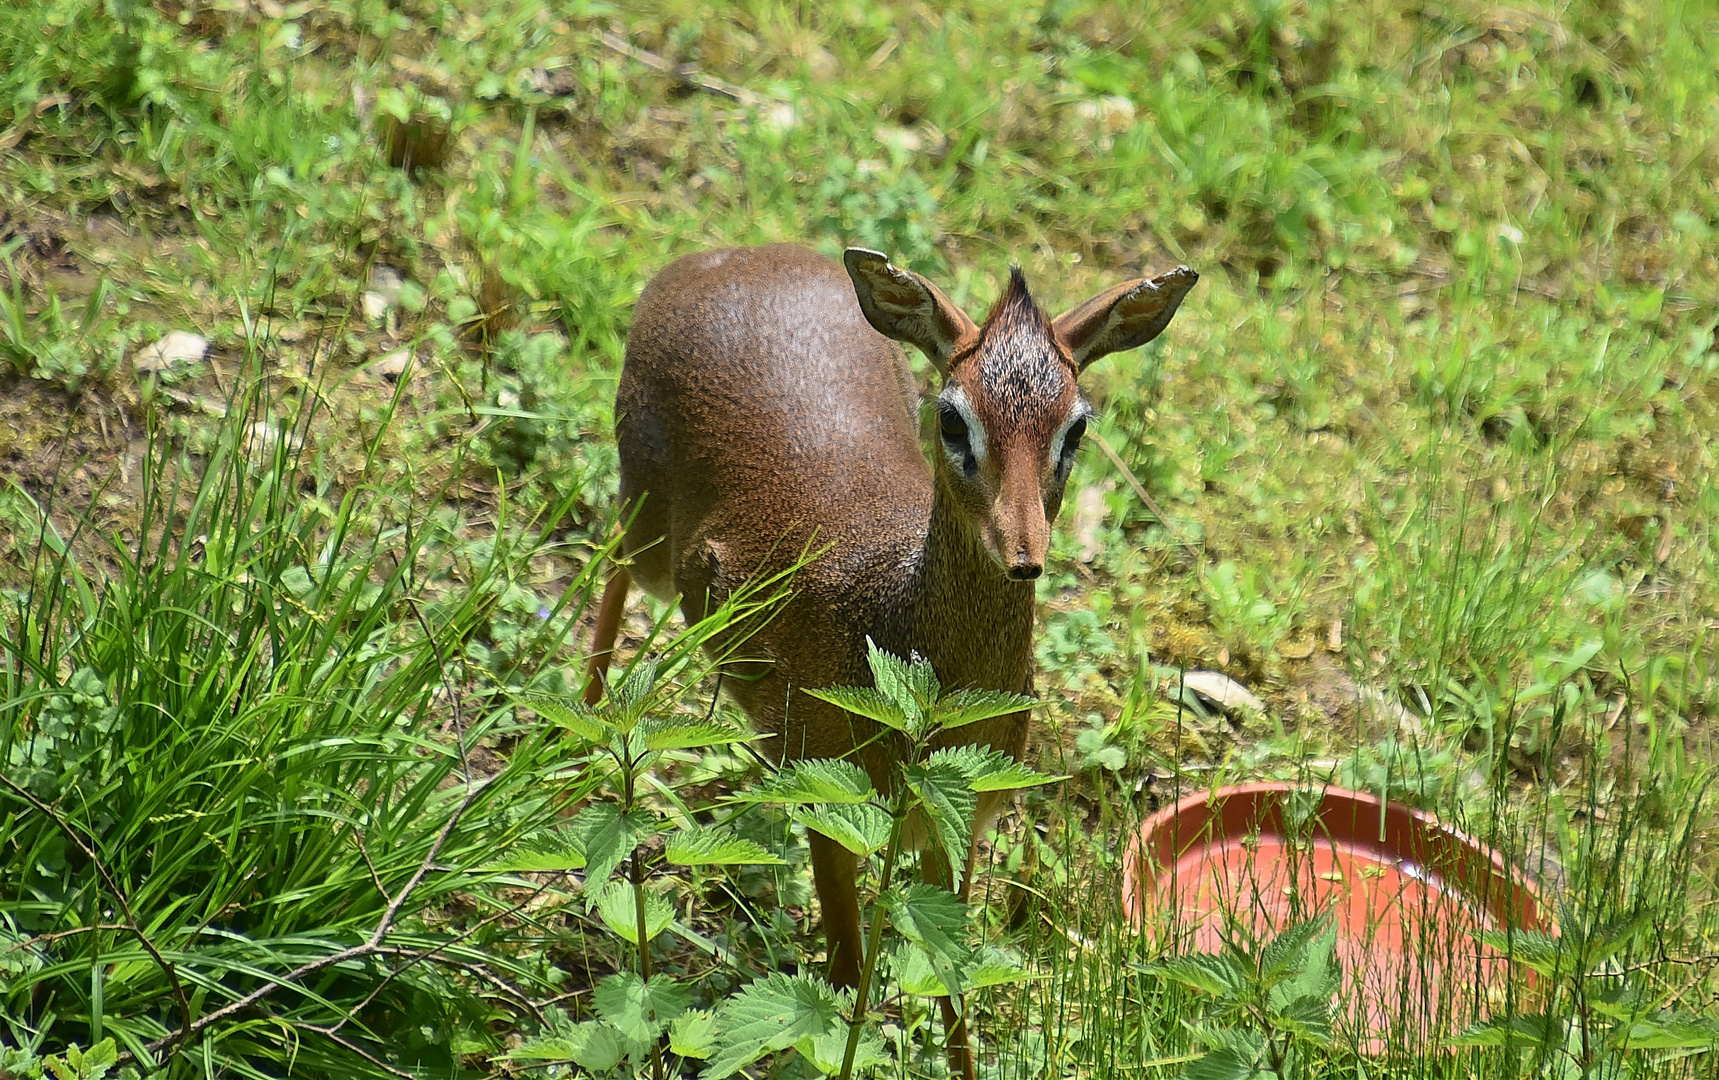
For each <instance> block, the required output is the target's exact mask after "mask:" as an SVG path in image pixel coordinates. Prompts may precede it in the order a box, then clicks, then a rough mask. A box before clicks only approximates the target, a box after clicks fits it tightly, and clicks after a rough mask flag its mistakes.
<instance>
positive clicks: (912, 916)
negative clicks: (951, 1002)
mask: <svg viewBox="0 0 1719 1080" xmlns="http://www.w3.org/2000/svg"><path fill="white" fill-rule="evenodd" d="M878 903H880V904H882V905H883V908H884V910H885V911H886V912H888V913H889V919H890V922H892V923H893V924H894V925H895V928H896V930H897V931H899V932H900V933H901V936H902V937H904V938H906V939H907V940H908V941H911V942H913V943H914V944H915V945H918V946H919V947H920V948H921V949H924V950H925V958H926V960H927V961H928V962H929V963H930V965H931V971H932V973H933V974H934V975H936V976H937V981H938V982H940V983H942V984H943V987H944V990H945V991H946V992H947V993H948V994H949V996H950V997H959V996H960V995H961V994H962V993H963V992H965V991H966V989H967V980H968V972H969V969H970V968H971V967H972V965H973V959H974V956H973V950H972V949H971V948H969V947H968V945H967V906H966V905H965V904H963V903H961V900H960V898H959V897H957V896H956V895H955V894H954V893H952V892H950V891H949V890H947V889H939V888H938V887H936V886H935V885H925V884H918V885H909V886H907V887H906V888H904V889H891V890H889V891H888V892H886V893H884V894H883V895H882V896H881V897H879V898H878Z"/></svg>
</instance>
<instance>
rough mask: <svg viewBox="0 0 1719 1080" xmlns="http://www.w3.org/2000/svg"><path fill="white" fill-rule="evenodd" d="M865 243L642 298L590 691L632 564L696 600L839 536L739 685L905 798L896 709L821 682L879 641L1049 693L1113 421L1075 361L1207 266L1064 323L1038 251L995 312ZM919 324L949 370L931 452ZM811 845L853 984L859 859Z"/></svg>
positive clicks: (847, 678) (802, 253)
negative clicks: (1046, 666)
mask: <svg viewBox="0 0 1719 1080" xmlns="http://www.w3.org/2000/svg"><path fill="white" fill-rule="evenodd" d="M844 261H845V262H846V266H847V273H845V274H844V273H843V272H842V268H841V267H839V266H837V265H836V264H835V263H834V262H832V261H830V260H829V259H826V258H824V257H823V256H821V255H818V254H815V253H814V252H812V251H809V250H807V249H805V248H801V247H795V246H792V245H786V244H779V245H774V246H771V247H762V248H745V249H733V250H725V251H710V252H705V253H702V254H697V255H689V256H686V257H685V258H682V259H679V260H677V261H676V262H674V263H673V264H671V265H670V266H669V267H668V268H667V269H665V270H664V271H663V272H662V273H661V274H659V275H658V276H657V277H656V278H655V279H654V280H653V281H652V282H651V283H650V284H649V285H648V286H646V288H645V290H644V293H643V294H642V295H641V296H640V297H639V303H638V307H637V309H636V311H635V313H634V316H633V325H632V330H631V332H630V333H629V335H628V337H627V352H626V362H625V365H624V367H623V368H622V371H621V381H620V388H619V392H618V394H617V396H616V401H615V432H616V436H617V438H618V440H619V443H620V455H621V492H620V494H621V498H622V499H623V500H624V501H625V502H626V503H627V504H630V505H632V506H634V507H636V508H637V513H636V516H635V517H634V519H633V520H632V522H631V524H630V525H629V526H628V529H627V534H626V537H625V539H624V541H623V544H622V549H623V551H624V552H625V554H626V555H627V557H628V559H629V562H628V563H627V564H626V566H624V567H623V568H621V569H619V570H617V571H616V572H615V574H614V576H613V577H612V578H611V580H610V582H609V586H608V589H607V590H606V592H605V593H604V596H603V603H602V607H601V609H600V612H599V616H598V628H597V638H596V652H595V655H594V656H593V657H592V661H591V675H592V678H591V681H590V682H589V683H588V685H587V694H588V696H589V698H590V699H591V700H593V702H594V701H595V699H596V698H597V696H598V695H600V694H601V692H602V683H601V674H602V671H603V670H604V668H606V667H607V664H608V659H609V654H610V652H611V651H612V649H613V647H614V642H615V636H616V633H617V630H618V626H619V623H620V618H621V613H622V610H623V608H624V606H625V603H626V596H627V590H628V587H629V577H632V578H637V579H638V581H639V583H640V584H641V585H643V586H644V587H645V588H646V589H648V590H649V591H650V592H651V593H653V594H654V595H656V596H659V597H662V598H665V599H667V598H671V597H675V596H679V597H680V598H681V606H682V610H683V611H684V612H685V614H686V617H687V618H688V619H698V618H701V617H702V616H703V615H704V614H705V613H706V611H707V610H708V609H709V608H710V607H714V606H715V605H716V604H717V603H719V602H720V601H721V600H722V599H723V598H724V597H726V596H727V595H729V593H730V592H732V591H733V590H734V589H735V588H737V587H738V586H741V585H743V584H745V583H747V582H750V581H757V580H760V579H762V578H765V577H768V576H770V575H772V574H774V573H777V572H780V571H781V570H782V569H784V568H785V567H788V566H790V565H792V564H793V563H794V562H795V561H797V560H798V559H799V558H800V557H801V555H802V553H804V552H806V551H817V552H819V554H817V555H816V557H815V558H813V559H812V561H811V562H810V563H809V564H808V565H806V566H805V567H803V568H802V569H800V570H799V571H798V572H797V574H796V575H795V576H794V578H793V580H792V595H791V597H790V598H789V600H788V601H787V602H786V604H785V605H784V606H782V607H781V608H779V609H778V610H777V612H776V613H775V615H774V616H773V617H772V618H771V619H770V620H769V622H768V623H767V624H765V625H764V626H763V627H762V628H761V629H759V630H758V631H757V632H756V633H755V634H754V635H753V636H752V637H750V638H749V639H748V640H747V642H746V650H747V652H748V654H750V655H753V656H762V657H764V658H766V660H767V661H769V663H768V664H767V666H765V667H764V673H763V674H762V676H761V677H757V678H751V679H748V680H745V681H732V682H728V683H726V684H725V685H726V686H727V688H728V689H729V690H730V691H731V692H732V694H733V696H734V697H735V698H736V699H737V700H738V701H739V703H740V705H741V707H742V708H744V709H745V710H746V712H747V714H748V715H749V716H750V717H751V719H752V721H753V723H754V724H755V725H756V726H757V727H758V728H759V729H760V730H762V731H765V732H767V733H769V734H771V735H774V736H775V738H773V739H770V740H768V745H770V746H771V747H772V748H773V750H772V752H773V753H774V754H775V755H776V756H778V757H779V758H782V759H795V758H826V757H849V758H851V759H853V760H857V761H858V762H859V763H860V764H861V765H863V766H864V767H865V769H866V771H867V772H868V773H869V774H870V775H871V778H872V782H873V783H874V784H876V785H877V787H878V790H879V791H888V790H890V789H891V788H892V787H893V786H894V785H893V779H894V766H895V762H894V760H893V759H892V756H891V754H892V749H891V747H892V744H891V743H889V742H887V741H884V740H881V739H878V738H877V735H878V725H876V724H875V723H873V722H872V721H870V720H866V719H863V718H860V717H855V716H852V715H849V714H847V713H845V712H843V711H842V710H841V709H838V708H836V707H835V706H833V705H829V704H827V703H825V702H822V701H819V700H818V699H816V698H813V697H811V696H810V695H808V694H806V693H804V690H805V689H806V688H808V687H810V688H813V689H819V688H823V687H827V686H863V685H869V684H870V683H871V672H870V669H869V668H868V666H867V663H866V638H867V637H868V636H869V637H870V638H871V639H872V640H874V641H876V642H877V644H878V645H879V647H881V648H883V649H885V650H888V651H889V652H893V653H895V654H897V655H899V656H908V655H909V654H911V653H915V652H917V653H919V654H920V655H921V656H924V657H926V658H927V659H929V660H930V661H931V663H932V665H933V667H934V668H935V670H936V672H937V676H938V679H939V680H940V681H941V682H942V684H943V685H944V686H945V687H948V688H951V689H954V688H973V689H990V690H1006V691H1011V692H1016V693H1030V692H1031V689H1032V655H1033V649H1032V632H1033V609H1034V586H1033V579H1035V578H1037V577H1038V576H1039V574H1040V573H1041V572H1042V571H1043V569H1044V563H1045V550H1046V548H1047V547H1048V546H1049V542H1050V522H1051V520H1052V519H1053V518H1055V517H1056V513H1057V509H1058V507H1059V506H1060V505H1061V503H1062V498H1063V488H1064V486H1065V485H1066V483H1067V482H1068V474H1069V468H1070V466H1071V464H1072V463H1073V460H1074V454H1075V449H1076V448H1077V447H1078V446H1079V444H1080V440H1081V435H1082V434H1083V433H1084V431H1085V430H1086V424H1087V418H1088V416H1089V415H1090V414H1091V408H1090V406H1088V404H1087V402H1086V400H1085V398H1083V397H1082V396H1081V393H1080V388H1079V386H1078V385H1077V384H1076V378H1077V376H1078V375H1079V374H1080V372H1081V371H1083V370H1084V369H1085V368H1086V366H1087V365H1088V364H1090V363H1092V362H1093V361H1094V360H1097V359H1098V358H1099V357H1101V356H1104V355H1105V354H1107V353H1113V352H1118V351H1121V350H1124V349H1132V348H1134V347H1136V346H1138V345H1143V344H1145V343H1146V342H1148V341H1151V340H1152V339H1153V338H1155V337H1157V336H1158V334H1159V332H1160V331H1162V330H1163V329H1164V327H1165V326H1166V325H1167V324H1168V323H1169V321H1170V318H1171V316H1173V315H1174V314H1175V313H1176V308H1177V306H1178V305H1179V304H1180V303H1181V301H1182V297H1183V296H1184V295H1186V294H1187V292H1188V290H1189V289H1190V288H1192V287H1193V285H1194V283H1195V282H1196V281H1197V280H1199V276H1198V275H1197V274H1195V273H1194V272H1193V271H1192V270H1190V269H1188V268H1187V267H1185V266H1179V267H1177V268H1176V269H1174V270H1171V271H1170V272H1169V273H1167V274H1164V275H1163V276H1161V277H1157V278H1150V279H1140V280H1137V281H1130V282H1127V283H1126V284H1122V285H1118V286H1116V287H1115V288H1113V289H1111V290H1109V291H1108V292H1105V293H1102V294H1100V295H1099V296H1096V297H1094V298H1093V299H1091V300H1088V301H1087V302H1086V303H1084V304H1081V305H1080V306H1079V307H1077V308H1075V309H1074V310H1072V311H1070V312H1068V313H1067V314H1065V315H1062V316H1061V317H1059V318H1057V319H1055V320H1052V319H1049V318H1047V317H1046V316H1045V315H1044V313H1043V312H1042V311H1041V310H1040V309H1039V307H1038V306H1037V305H1036V304H1035V303H1034V302H1033V299H1032V297H1031V296H1030V295H1029V294H1028V292H1027V286H1026V282H1025V280H1024V279H1023V278H1022V276H1021V273H1020V271H1019V270H1018V269H1016V270H1013V271H1011V273H1010V277H1009V286H1008V290H1007V291H1006V292H1005V293H1004V294H1003V296H1002V298H1001V299H999V300H998V301H997V302H996V304H995V306H993V307H992V308H991V312H990V314H989V315H988V316H986V318H985V321H984V323H983V324H981V325H975V324H974V323H973V320H972V319H970V318H968V317H967V315H966V314H965V313H964V312H962V311H961V310H960V309H959V308H957V307H956V306H955V305H954V304H953V303H951V302H950V300H949V298H948V297H946V296H944V295H943V292H942V291H941V290H940V289H938V288H937V286H935V285H933V284H932V283H931V282H929V281H927V280H925V279H924V278H922V277H920V276H919V275H918V274H915V273H913V272H911V271H908V270H903V269H900V268H899V267H896V266H893V265H891V264H890V262H889V261H888V259H886V258H885V257H884V256H883V255H881V254H878V253H877V252H873V251H865V250H862V249H858V248H854V249H850V250H849V251H848V252H847V254H846V257H845V260H844ZM891 339H894V340H891ZM897 341H900V342H907V343H909V344H912V345H914V346H917V347H918V348H919V349H920V351H922V352H924V353H925V355H926V357H927V358H929V359H930V361H931V363H932V364H933V365H934V366H935V367H936V368H937V370H938V371H939V372H940V373H941V374H942V376H943V390H942V392H941V393H940V394H939V395H938V398H937V405H936V423H935V428H934V431H932V432H931V436H932V441H933V442H934V443H935V445H934V447H933V449H932V453H931V462H930V463H927V461H926V455H925V453H924V451H923V450H922V449H921V446H920V440H919V436H918V431H917V429H918V426H919V423H918V417H919V411H920V410H919V391H918V387H917V385H916V383H915V382H914V377H913V371H912V369H911V368H910V367H909V365H908V362H907V358H906V355H905V354H904V353H903V352H902V350H901V348H900V347H899V346H897V345H896V344H895V342H897ZM1026 737H1027V714H1025V713H1019V714H1016V715H1013V716H1007V717H1002V718H999V719H995V720H990V721H985V722H982V723H979V724H974V725H971V726H969V727H964V728H961V729H959V730H958V731H956V732H952V733H951V738H952V740H955V739H957V738H958V741H960V742H963V743H978V744H986V745H989V746H991V747H993V748H995V749H997V750H1001V751H1003V752H1005V753H1008V754H1010V755H1013V756H1017V757H1018V756H1019V755H1020V754H1021V753H1022V752H1023V750H1024V749H1025V746H1026ZM987 810H988V811H989V812H991V813H994V812H995V810H996V806H994V805H993V806H991V807H982V809H981V817H982V818H983V817H984V816H985V814H986V811H987ZM983 826H984V822H983V821H981V822H980V823H979V824H978V825H977V826H976V827H975V829H974V836H975V837H977V836H978V835H979V834H980V831H981V829H982V828H983ZM811 849H812V870H813V877H814V881H815V884H816V886H817V893H818V900H819V903H820V905H821V906H822V909H823V921H824V929H825V935H826V939H827V942H828V953H829V970H830V977H831V980H832V981H833V982H835V983H836V984H837V985H842V986H853V985H855V984H856V983H857V982H858V981H859V963H860V949H861V931H860V909H859V901H858V897H857V892H856V887H857V881H856V874H857V863H856V860H855V858H854V856H853V855H851V854H850V853H849V852H848V851H847V850H846V849H845V848H843V847H841V846H840V845H838V844H836V843H835V842H834V841H831V840H827V839H825V838H824V837H822V836H820V835H818V834H817V833H812V834H811ZM968 862H969V866H971V862H972V855H971V853H970V852H969V854H968ZM943 872H944V873H947V867H946V866H945V867H944V869H943ZM932 873H933V874H935V873H936V870H935V869H934V870H933V871H932ZM945 880H947V879H945ZM963 891H965V887H963ZM952 1017H953V1011H952V1010H951V1009H950V1008H949V1007H948V1005H947V1003H946V1007H945V1018H946V1019H950V1018H952ZM960 1027H961V1025H957V1024H951V1025H950V1031H949V1034H950V1037H951V1039H950V1041H951V1047H952V1057H953V1056H954V1054H953V1048H954V1047H955V1046H956V1045H957V1044H959V1045H960V1047H961V1048H962V1052H963V1054H965V1045H966V1043H965V1033H964V1032H963V1031H961V1030H960ZM962 1060H963V1063H964V1064H963V1071H966V1072H969V1073H970V1072H971V1070H972V1063H971V1057H970V1055H966V1056H965V1057H964V1058H963V1059H962Z"/></svg>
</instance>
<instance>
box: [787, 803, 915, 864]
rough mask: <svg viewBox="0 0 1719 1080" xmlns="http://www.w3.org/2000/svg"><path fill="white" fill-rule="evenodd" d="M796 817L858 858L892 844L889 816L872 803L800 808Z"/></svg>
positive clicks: (794, 814) (795, 814) (796, 810)
mask: <svg viewBox="0 0 1719 1080" xmlns="http://www.w3.org/2000/svg"><path fill="white" fill-rule="evenodd" d="M792 817H793V819H794V820H795V821H797V822H799V823H800V824H802V825H804V826H805V827H806V828H808V829H810V830H812V831H813V832H815V833H821V834H822V835H824V836H827V837H829V838H830V839H831V840H834V841H835V842H836V843H838V844H840V845H841V846H843V847H845V848H847V849H848V850H849V851H851V852H853V853H854V854H855V855H870V854H872V853H873V852H876V851H882V850H883V849H884V848H885V847H886V846H888V844H889V831H890V824H891V822H890V817H889V814H888V813H886V812H885V811H884V810H883V809H882V808H881V807H877V806H873V805H872V804H871V803H836V804H834V805H830V806H800V807H796V808H795V809H794V811H793V814H792Z"/></svg>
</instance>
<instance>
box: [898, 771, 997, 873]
mask: <svg viewBox="0 0 1719 1080" xmlns="http://www.w3.org/2000/svg"><path fill="white" fill-rule="evenodd" d="M902 771H903V775H905V777H906V778H907V786H908V787H909V788H910V789H911V790H912V791H913V793H914V794H915V795H917V796H919V801H920V803H921V808H922V810H923V812H924V814H925V816H926V817H928V818H930V819H931V825H932V828H933V829H934V830H935V831H936V833H937V839H938V841H939V842H940V843H942V845H943V851H944V854H946V855H947V856H948V857H949V865H950V868H951V870H952V871H953V872H952V874H951V875H950V876H951V884H953V885H954V886H955V887H956V888H960V887H961V868H962V867H963V866H965V865H966V863H967V847H968V845H969V844H970V843H972V835H973V815H974V813H975V812H977V810H978V808H979V797H978V796H977V795H975V794H974V793H973V789H972V788H971V787H969V786H968V782H967V774H966V773H965V772H964V771H962V769H961V768H960V767H959V766H957V765H956V764H955V763H954V762H952V761H949V760H943V761H932V760H930V759H927V760H926V762H925V763H924V764H922V765H909V766H908V767H907V768H906V769H904V770H902Z"/></svg>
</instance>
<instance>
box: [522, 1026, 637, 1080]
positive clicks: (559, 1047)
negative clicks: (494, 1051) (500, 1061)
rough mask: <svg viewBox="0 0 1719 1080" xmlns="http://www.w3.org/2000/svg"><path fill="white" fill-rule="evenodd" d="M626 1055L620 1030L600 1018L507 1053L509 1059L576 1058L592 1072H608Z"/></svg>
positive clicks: (573, 1059) (583, 1066)
mask: <svg viewBox="0 0 1719 1080" xmlns="http://www.w3.org/2000/svg"><path fill="white" fill-rule="evenodd" d="M626 1056H627V1044H626V1040H625V1039H623V1038H622V1037H621V1033H620V1032H618V1031H616V1030H615V1029H614V1028H613V1027H610V1026H609V1025H608V1024H606V1023H604V1022H603V1021H601V1020H587V1021H585V1022H584V1023H582V1024H574V1025H573V1026H572V1027H571V1028H569V1029H567V1030H566V1031H565V1032H564V1033H562V1034H559V1035H547V1036H540V1037H538V1038H534V1039H527V1040H525V1041H524V1042H523V1043H521V1044H520V1045H519V1047H518V1048H517V1049H515V1050H513V1051H512V1052H511V1053H509V1054H508V1055H507V1057H508V1060H510V1061H519V1062H532V1061H573V1062H576V1063H578V1065H579V1066H580V1067H581V1068H584V1069H589V1070H590V1071H592V1072H607V1071H608V1070H610V1069H613V1068H614V1067H615V1066H616V1065H619V1064H620V1063H621V1059H622V1058H624V1057H626Z"/></svg>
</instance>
